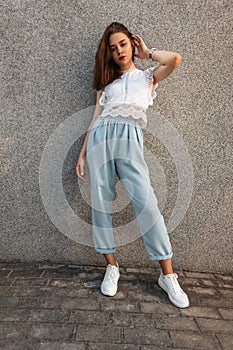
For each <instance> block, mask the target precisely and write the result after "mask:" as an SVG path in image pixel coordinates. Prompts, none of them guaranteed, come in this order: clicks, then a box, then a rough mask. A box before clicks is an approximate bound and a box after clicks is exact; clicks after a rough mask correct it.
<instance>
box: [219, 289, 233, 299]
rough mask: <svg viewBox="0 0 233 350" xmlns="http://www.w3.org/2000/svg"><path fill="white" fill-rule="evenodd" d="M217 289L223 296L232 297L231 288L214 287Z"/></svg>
mask: <svg viewBox="0 0 233 350" xmlns="http://www.w3.org/2000/svg"><path fill="white" fill-rule="evenodd" d="M216 290H217V291H218V293H219V295H222V296H223V297H224V298H225V297H229V298H231V299H233V292H232V290H231V289H223V288H216Z"/></svg>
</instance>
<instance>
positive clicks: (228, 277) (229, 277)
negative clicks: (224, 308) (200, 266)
mask: <svg viewBox="0 0 233 350" xmlns="http://www.w3.org/2000/svg"><path fill="white" fill-rule="evenodd" d="M215 276H216V278H217V279H218V280H221V281H223V282H225V283H226V282H227V283H231V284H233V276H232V275H218V274H215Z"/></svg>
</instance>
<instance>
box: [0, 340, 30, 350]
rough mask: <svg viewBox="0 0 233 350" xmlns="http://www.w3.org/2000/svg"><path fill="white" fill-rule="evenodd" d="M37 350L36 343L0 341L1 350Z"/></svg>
mask: <svg viewBox="0 0 233 350" xmlns="http://www.w3.org/2000/svg"><path fill="white" fill-rule="evenodd" d="M36 348H37V342H36V341H32V340H30V341H19V340H17V341H14V342H13V341H5V342H1V341H0V349H1V350H35V349H36Z"/></svg>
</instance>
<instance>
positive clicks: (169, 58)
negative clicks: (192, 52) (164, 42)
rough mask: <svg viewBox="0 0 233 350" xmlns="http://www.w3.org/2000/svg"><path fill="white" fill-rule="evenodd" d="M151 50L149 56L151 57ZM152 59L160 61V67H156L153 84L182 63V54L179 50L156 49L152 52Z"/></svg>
mask: <svg viewBox="0 0 233 350" xmlns="http://www.w3.org/2000/svg"><path fill="white" fill-rule="evenodd" d="M149 51H150V50H148V51H147V53H148V58H149ZM152 60H153V61H157V62H159V63H160V65H159V67H156V68H155V69H154V82H153V85H155V84H156V83H158V82H159V81H161V80H163V79H165V78H167V77H168V76H169V75H170V74H171V73H172V72H173V71H174V70H175V69H176V68H177V67H178V66H179V64H180V61H181V56H180V55H179V54H178V53H177V52H170V51H159V50H155V51H154V52H153V53H152Z"/></svg>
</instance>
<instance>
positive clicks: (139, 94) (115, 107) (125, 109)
mask: <svg viewBox="0 0 233 350" xmlns="http://www.w3.org/2000/svg"><path fill="white" fill-rule="evenodd" d="M154 68H155V67H150V68H148V69H145V70H141V69H138V68H133V69H130V70H127V71H125V72H124V73H123V74H122V76H121V77H120V78H118V79H115V80H114V81H113V82H112V83H110V84H108V85H106V86H105V88H104V89H102V90H101V91H102V95H101V97H100V99H99V104H100V105H101V106H104V109H103V111H102V112H101V114H100V115H99V116H103V117H104V116H107V115H111V116H117V115H121V116H123V117H131V118H135V119H139V123H140V125H141V127H142V128H145V127H146V125H147V116H146V110H147V108H148V107H149V105H153V100H154V98H155V97H156V89H157V88H158V86H159V83H156V84H155V86H154V87H153V86H152V84H153V72H154Z"/></svg>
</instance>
